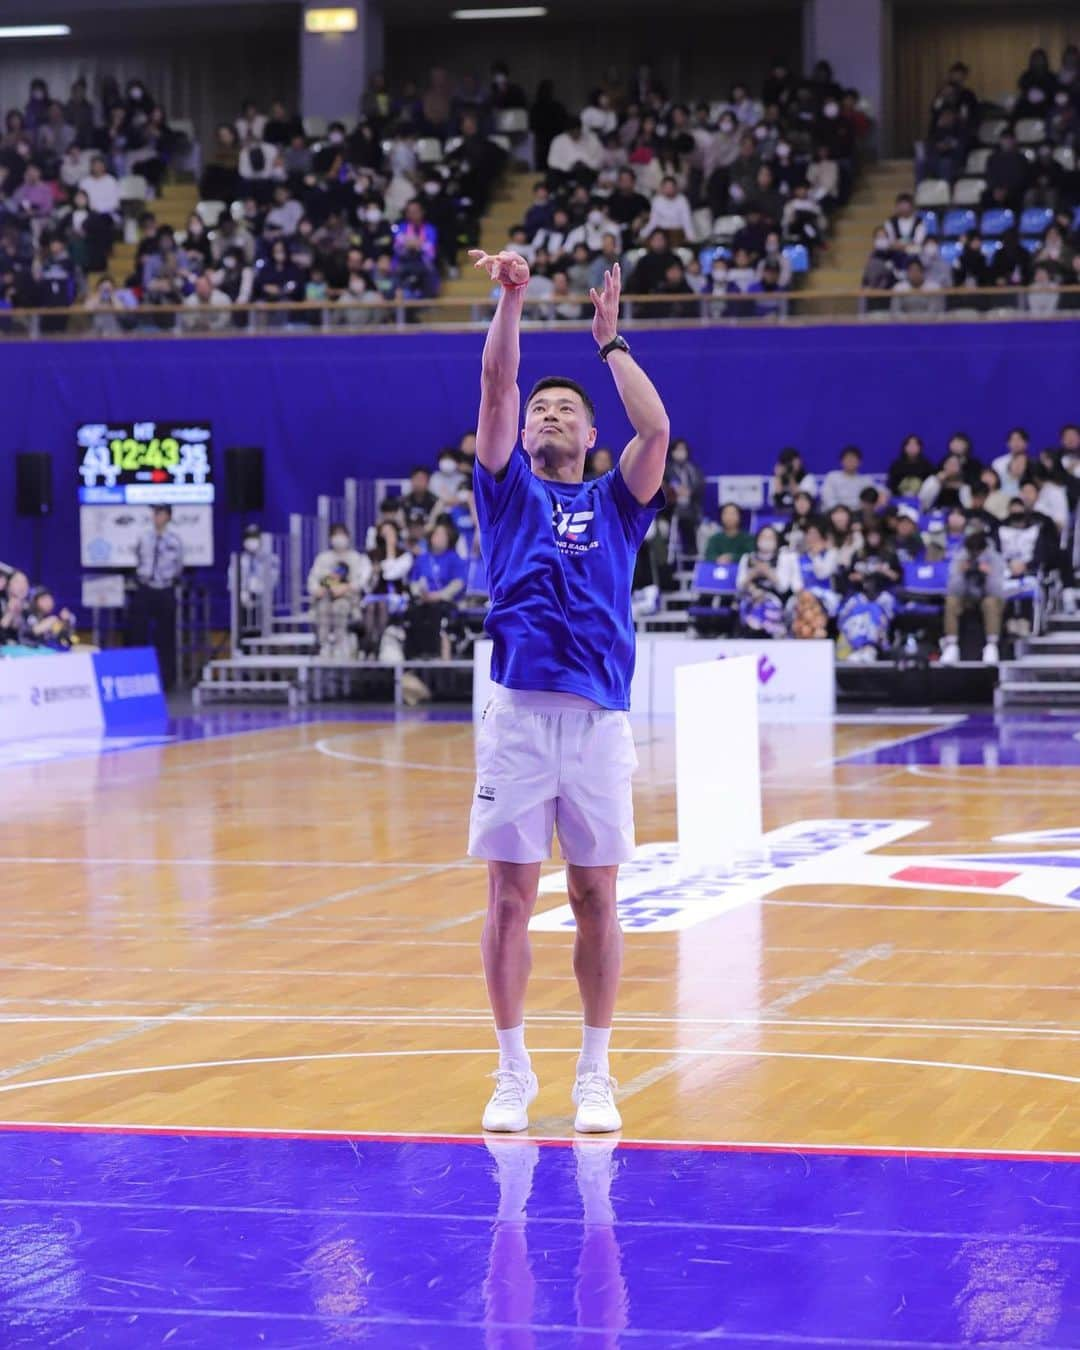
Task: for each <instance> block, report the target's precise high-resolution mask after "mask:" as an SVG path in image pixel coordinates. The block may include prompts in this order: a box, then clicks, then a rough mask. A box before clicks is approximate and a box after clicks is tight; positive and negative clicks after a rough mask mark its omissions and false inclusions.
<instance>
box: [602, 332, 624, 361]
mask: <svg viewBox="0 0 1080 1350" xmlns="http://www.w3.org/2000/svg"><path fill="white" fill-rule="evenodd" d="M612 352H626V354H627V355H628V356H629V354H630V344H629V342H627V340H626V339H625V338H621V337H613V338H612V339H611V341H610V342H609V343H608V344H607V346H605V347H601V348H600V350H599V351H598V352H597V353H596V354H597V356H599V358H600V360H601V361H606V360H607V359H608V357H609V356H610V355H611V353H612Z"/></svg>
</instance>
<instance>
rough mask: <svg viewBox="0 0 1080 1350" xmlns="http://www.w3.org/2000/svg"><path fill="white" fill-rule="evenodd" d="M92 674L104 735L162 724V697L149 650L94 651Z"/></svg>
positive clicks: (163, 700) (134, 648) (163, 717)
mask: <svg viewBox="0 0 1080 1350" xmlns="http://www.w3.org/2000/svg"><path fill="white" fill-rule="evenodd" d="M94 671H95V673H96V675H97V682H98V688H99V690H100V691H101V707H102V710H103V712H104V714H105V729H106V731H108V732H115V731H117V730H123V729H124V728H132V727H135V726H141V727H145V726H147V725H149V724H158V723H164V721H165V718H166V716H167V713H166V708H165V695H164V691H163V690H162V687H161V676H160V674H159V673H158V664H157V655H156V654H155V652H154V650H153V648H151V647H132V648H120V649H115V650H109V651H104V652H97V653H96V654H95V656H94Z"/></svg>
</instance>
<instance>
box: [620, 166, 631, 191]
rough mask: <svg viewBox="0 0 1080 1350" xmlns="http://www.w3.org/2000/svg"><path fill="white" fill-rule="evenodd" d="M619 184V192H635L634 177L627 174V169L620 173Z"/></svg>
mask: <svg viewBox="0 0 1080 1350" xmlns="http://www.w3.org/2000/svg"><path fill="white" fill-rule="evenodd" d="M618 182H619V191H620V192H633V190H634V175H633V174H632V173H629V172H627V170H626V169H623V170H622V171H621V172H620V173H619V179H618Z"/></svg>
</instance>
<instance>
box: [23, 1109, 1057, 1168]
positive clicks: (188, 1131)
mask: <svg viewBox="0 0 1080 1350" xmlns="http://www.w3.org/2000/svg"><path fill="white" fill-rule="evenodd" d="M5 1133H6V1134H17V1133H38V1134H122V1135H127V1134H143V1135H164V1136H166V1137H177V1138H182V1137H184V1136H186V1135H198V1136H199V1137H200V1138H207V1139H281V1140H298V1141H302V1140H311V1141H313V1142H330V1143H334V1142H338V1143H344V1142H348V1141H350V1140H364V1141H370V1142H372V1143H385V1144H480V1143H483V1142H484V1140H485V1139H488V1138H492V1137H494V1138H498V1139H500V1140H509V1141H514V1140H517V1141H519V1142H521V1143H522V1144H538V1145H539V1146H540V1147H542V1148H572V1147H573V1145H574V1144H576V1143H588V1142H589V1138H590V1136H581V1135H574V1136H573V1137H570V1136H566V1137H563V1136H555V1135H530V1134H514V1135H496V1136H491V1135H487V1134H484V1133H482V1132H478V1133H476V1134H408V1133H405V1132H400V1131H394V1130H352V1131H349V1130H274V1129H261V1130H256V1129H244V1128H241V1127H236V1128H234V1127H230V1126H224V1125H112V1124H99V1123H90V1122H85V1121H81V1122H74V1123H66V1122H63V1121H55V1122H54V1121H50V1122H47V1123H46V1122H42V1121H38V1122H34V1121H19V1120H4V1121H0V1134H5ZM609 1138H610V1136H609ZM615 1142H617V1143H618V1146H619V1148H621V1149H623V1148H627V1149H641V1150H650V1149H652V1150H660V1151H664V1150H671V1151H675V1152H680V1153H780V1154H803V1153H807V1154H814V1155H815V1156H816V1155H823V1156H826V1157H859V1158H862V1157H871V1158H873V1157H879V1158H908V1157H917V1158H970V1159H973V1160H975V1161H992V1162H1040V1163H1046V1162H1053V1163H1074V1164H1075V1163H1080V1153H1062V1152H1045V1153H1044V1152H1039V1151H1024V1150H1022V1149H967V1148H927V1147H922V1146H919V1145H913V1146H911V1147H908V1148H900V1147H890V1146H888V1145H878V1144H791V1143H756V1142H745V1141H742V1140H725V1141H719V1140H695V1139H623V1138H618V1137H616V1139H615Z"/></svg>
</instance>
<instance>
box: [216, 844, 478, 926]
mask: <svg viewBox="0 0 1080 1350" xmlns="http://www.w3.org/2000/svg"><path fill="white" fill-rule="evenodd" d="M472 866H473V863H472V861H471V859H469V858H465V859H458V860H457V861H456V862H450V863H447V864H446V866H445V867H443V868H439V869H433V868H430V867H426V866H423V867H421V868H420V869H418V870H417V871H411V872H399V873H398V874H397V875H396V876H392V877H384V878H383V879H382V881H370V882H368V883H367V884H366V885H364V886H354V887H353V888H352V889H351V890H347V891H337V892H336V893H335V894H334V895H326V896H323V897H322V898H321V899H319V900H307V901H305V902H304V903H303V904H301V905H290V906H288V908H286V909H276V910H272V911H271V912H270V913H269V914H259V915H257V916H256V917H255V918H252V919H246V920H244V922H243V924H242V927H244V928H247V929H249V930H250V929H258V928H265V927H266V925H267V924H269V923H277V921H278V920H279V919H292V918H295V917H296V916H297V915H298V914H310V913H312V912H313V911H314V910H317V909H320V910H321V909H325V908H326V906H327V905H336V904H338V903H340V902H341V901H342V900H352V899H355V898H356V896H358V895H376V894H378V893H380V892H381V891H385V890H391V889H395V888H397V887H399V886H410V885H412V883H413V882H414V881H423V880H425V879H426V878H428V877H434V876H436V875H437V874H438V872H439V871H444V872H449V871H453V870H454V869H460V868H463V867H472ZM395 917H396V916H395Z"/></svg>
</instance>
